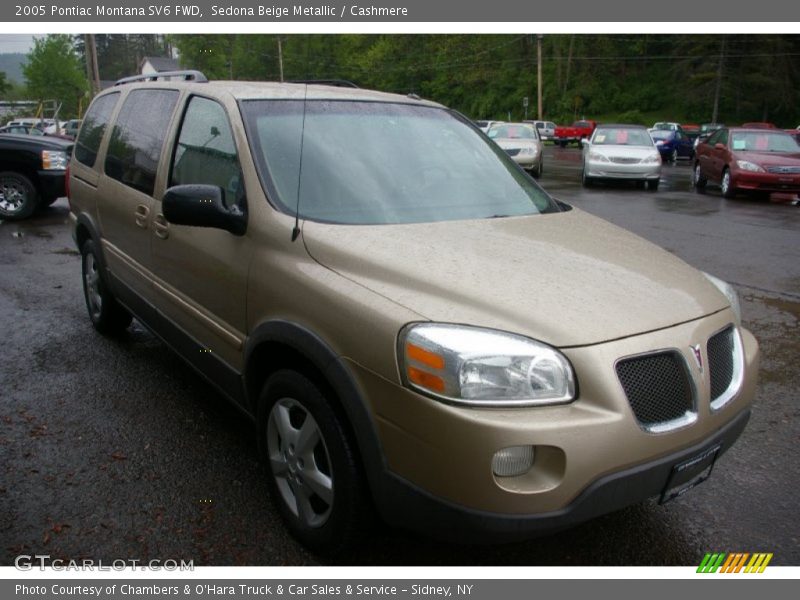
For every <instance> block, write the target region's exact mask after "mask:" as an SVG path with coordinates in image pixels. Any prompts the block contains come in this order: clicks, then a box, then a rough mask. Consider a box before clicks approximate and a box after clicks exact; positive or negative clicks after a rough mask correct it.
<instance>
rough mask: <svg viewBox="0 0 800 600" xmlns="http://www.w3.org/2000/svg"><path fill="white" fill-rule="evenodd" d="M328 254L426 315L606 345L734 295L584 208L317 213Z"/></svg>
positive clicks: (314, 237) (319, 245) (310, 239)
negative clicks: (372, 216)
mask: <svg viewBox="0 0 800 600" xmlns="http://www.w3.org/2000/svg"><path fill="white" fill-rule="evenodd" d="M303 240H304V242H305V244H306V248H307V249H308V252H309V253H310V254H311V256H312V257H313V258H314V259H315V260H317V261H318V262H319V263H321V264H322V265H324V266H326V267H328V268H330V269H332V270H333V271H336V272H338V273H339V274H341V275H343V276H345V277H347V278H349V279H351V280H353V281H356V282H357V283H359V284H361V285H363V286H364V287H366V288H368V289H370V290H373V291H374V292H376V293H379V294H381V295H383V296H385V297H387V298H389V299H391V300H393V301H394V302H397V303H398V304H401V305H403V306H405V307H406V308H409V309H411V310H412V311H414V312H416V313H417V314H419V315H420V316H421V318H424V319H430V320H432V321H437V322H445V323H463V324H469V325H476V326H481V327H489V328H494V329H500V330H504V331H510V332H514V333H519V334H522V335H527V336H530V337H532V338H535V339H538V340H541V341H543V342H546V343H548V344H551V345H553V346H558V347H566V346H581V345H589V344H595V343H598V342H603V341H607V340H612V339H618V338H623V337H627V336H631V335H635V334H638V333H643V332H646V331H652V330H656V329H661V328H664V327H668V326H670V325H674V324H677V323H682V322H686V321H690V320H693V319H697V318H699V317H702V316H704V315H707V314H710V313H713V312H716V311H718V310H720V309H723V308H725V307H726V306H727V300H726V299H725V297H724V296H723V295H722V294H721V293H720V292H718V291H717V289H716V288H715V287H714V286H713V285H712V284H711V283H709V282H708V280H707V279H706V278H705V277H704V276H703V275H702V274H701V273H700V272H699V271H697V270H695V269H693V268H692V267H690V266H689V265H687V264H686V263H684V262H683V261H681V260H680V259H678V258H676V257H675V256H673V255H671V254H669V253H668V252H666V251H665V250H662V249H661V248H659V247H657V246H655V245H653V244H651V243H650V242H647V241H646V240H644V239H642V238H640V237H638V236H636V235H634V234H632V233H630V232H628V231H625V230H624V229H621V228H619V227H616V226H615V225H612V224H610V223H608V222H606V221H603V220H602V219H599V218H597V217H593V216H591V215H589V214H588V213H584V212H582V211H580V210H578V209H572V210H570V211H568V212H563V213H551V214H545V215H535V216H530V217H510V218H498V219H483V220H472V221H447V222H438V223H422V224H408V225H406V224H404V225H378V226H365V225H357V226H352V225H332V224H325V223H317V222H311V221H306V222H305V223H304V225H303Z"/></svg>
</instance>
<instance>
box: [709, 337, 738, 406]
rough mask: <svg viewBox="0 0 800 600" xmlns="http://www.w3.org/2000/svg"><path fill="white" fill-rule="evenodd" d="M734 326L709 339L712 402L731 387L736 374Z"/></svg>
mask: <svg viewBox="0 0 800 600" xmlns="http://www.w3.org/2000/svg"><path fill="white" fill-rule="evenodd" d="M733 336H734V331H733V326H731V327H728V328H727V329H723V330H722V331H720V332H719V333H717V334H715V335H713V336H712V337H711V338H710V339H709V340H708V346H707V347H706V352H707V353H708V373H709V379H710V380H711V402H714V401H715V400H717V399H719V398H720V397H721V396H722V395H723V394H724V393H725V392H726V391H727V390H728V388H729V387H730V385H731V381H733V375H734V338H733Z"/></svg>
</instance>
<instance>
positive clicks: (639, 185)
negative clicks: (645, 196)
mask: <svg viewBox="0 0 800 600" xmlns="http://www.w3.org/2000/svg"><path fill="white" fill-rule="evenodd" d="M645 187H647V181H646V180H645V179H639V180H638V181H637V182H636V189H637V190H643V189H644V188H645Z"/></svg>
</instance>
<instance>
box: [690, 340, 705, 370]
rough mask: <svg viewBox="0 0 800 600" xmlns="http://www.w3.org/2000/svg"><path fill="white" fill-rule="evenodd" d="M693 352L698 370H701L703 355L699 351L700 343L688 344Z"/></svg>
mask: <svg viewBox="0 0 800 600" xmlns="http://www.w3.org/2000/svg"><path fill="white" fill-rule="evenodd" d="M689 347H690V348H691V349H692V352H693V353H694V361H695V362H696V363H697V368H698V369H700V372H701V373H702V372H703V355H702V354H701V353H700V344H695V345H694V346H689Z"/></svg>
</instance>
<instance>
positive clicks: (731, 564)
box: [697, 552, 773, 573]
mask: <svg viewBox="0 0 800 600" xmlns="http://www.w3.org/2000/svg"><path fill="white" fill-rule="evenodd" d="M772 556H773V555H772V553H771V552H770V553H766V552H756V553H754V554H750V553H749V552H731V553H730V554H726V553H725V552H714V553H712V552H706V554H705V556H704V557H703V560H702V561H701V562H700V566H699V567H697V572H698V573H716V572H717V570H719V572H720V573H739V572H744V573H763V572H764V569H766V568H767V565H768V564H769V562H770V561H771V560H772ZM748 558H749V559H750V562H747V559H748ZM746 562H747V566H745V563H746ZM742 569H744V571H742Z"/></svg>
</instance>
